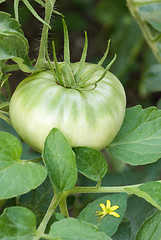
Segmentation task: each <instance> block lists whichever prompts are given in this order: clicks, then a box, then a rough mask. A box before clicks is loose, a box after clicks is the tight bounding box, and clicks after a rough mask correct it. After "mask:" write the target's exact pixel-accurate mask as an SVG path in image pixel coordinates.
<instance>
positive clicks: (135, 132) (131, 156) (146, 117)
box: [108, 106, 161, 165]
mask: <svg viewBox="0 0 161 240" xmlns="http://www.w3.org/2000/svg"><path fill="white" fill-rule="evenodd" d="M108 150H109V152H110V153H111V154H112V155H113V156H114V157H116V158H118V159H120V160H122V161H123V162H125V163H128V164H130V165H144V164H148V163H152V162H155V161H157V160H158V159H159V158H160V157H161V111H160V110H158V109H157V108H156V107H149V108H146V109H142V107H141V106H135V107H132V108H129V109H127V111H126V115H125V119H124V122H123V125H122V127H121V130H120V131H119V133H118V134H117V136H116V137H115V139H114V140H113V142H112V143H111V144H110V146H109V148H108Z"/></svg>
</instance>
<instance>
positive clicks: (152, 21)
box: [127, 0, 161, 62]
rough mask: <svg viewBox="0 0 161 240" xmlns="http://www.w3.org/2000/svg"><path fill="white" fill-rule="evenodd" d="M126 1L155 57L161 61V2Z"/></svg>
mask: <svg viewBox="0 0 161 240" xmlns="http://www.w3.org/2000/svg"><path fill="white" fill-rule="evenodd" d="M127 3H128V7H129V10H130V11H131V13H132V15H133V17H134V18H135V19H136V21H137V22H138V24H139V26H140V28H141V30H142V32H143V34H144V37H145V39H146V41H147V43H148V44H149V46H150V47H151V49H152V51H153V53H154V55H155V57H156V58H157V60H158V61H159V62H161V54H160V50H161V40H160V39H161V20H160V11H161V3H160V2H159V1H156V2H153V1H151V2H149V1H144V0H140V1H137V0H127Z"/></svg>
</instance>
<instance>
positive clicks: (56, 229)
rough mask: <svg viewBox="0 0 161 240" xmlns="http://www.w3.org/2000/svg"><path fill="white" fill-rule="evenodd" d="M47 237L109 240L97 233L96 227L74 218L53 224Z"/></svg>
mask: <svg viewBox="0 0 161 240" xmlns="http://www.w3.org/2000/svg"><path fill="white" fill-rule="evenodd" d="M49 236H50V237H55V238H56V237H59V238H62V239H63V240H68V239H70V240H82V239H95V240H110V239H111V238H110V237H108V236H107V235H106V234H105V233H103V232H101V231H99V230H98V228H97V227H96V226H94V225H92V224H89V223H87V222H84V221H81V220H78V219H74V218H67V219H63V220H61V221H58V222H56V223H54V224H53V225H52V226H51V228H50V232H49ZM50 239H51V238H50Z"/></svg>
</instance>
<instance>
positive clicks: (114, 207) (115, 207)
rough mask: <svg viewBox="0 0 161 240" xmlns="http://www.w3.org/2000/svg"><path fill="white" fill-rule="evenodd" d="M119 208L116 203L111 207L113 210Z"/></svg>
mask: <svg viewBox="0 0 161 240" xmlns="http://www.w3.org/2000/svg"><path fill="white" fill-rule="evenodd" d="M118 208H119V206H117V205H115V206H112V207H111V208H110V209H111V211H112V212H113V211H115V210H117V209H118Z"/></svg>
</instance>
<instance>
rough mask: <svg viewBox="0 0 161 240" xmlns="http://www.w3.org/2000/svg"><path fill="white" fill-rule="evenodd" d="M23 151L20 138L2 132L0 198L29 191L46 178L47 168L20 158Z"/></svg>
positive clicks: (0, 144) (0, 140)
mask: <svg viewBox="0 0 161 240" xmlns="http://www.w3.org/2000/svg"><path fill="white" fill-rule="evenodd" d="M21 153H22V147H21V144H20V142H19V141H18V139H17V138H16V137H14V136H13V135H11V134H9V133H7V132H0V199H7V198H12V197H15V196H18V195H21V194H24V193H26V192H29V191H30V190H32V189H34V188H36V187H38V186H39V185H40V184H41V183H42V182H43V181H44V180H45V178H46V175H47V172H46V168H45V167H44V166H42V165H40V164H37V163H33V162H30V161H25V160H20V156H21Z"/></svg>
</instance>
